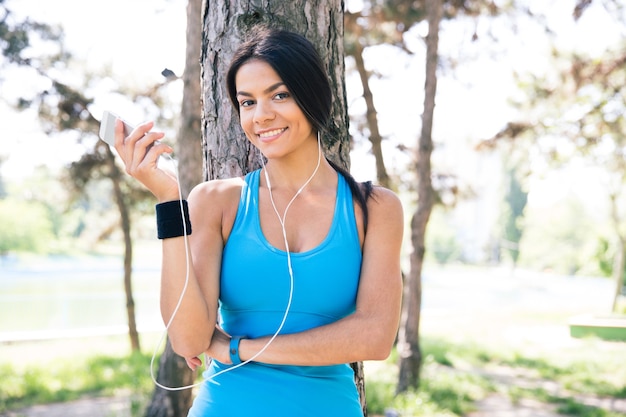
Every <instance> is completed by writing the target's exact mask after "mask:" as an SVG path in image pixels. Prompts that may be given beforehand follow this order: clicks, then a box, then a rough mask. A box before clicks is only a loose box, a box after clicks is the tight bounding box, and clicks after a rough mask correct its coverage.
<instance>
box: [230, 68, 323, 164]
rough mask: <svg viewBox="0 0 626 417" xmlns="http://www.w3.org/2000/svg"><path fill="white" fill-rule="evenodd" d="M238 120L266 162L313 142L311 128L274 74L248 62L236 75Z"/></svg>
mask: <svg viewBox="0 0 626 417" xmlns="http://www.w3.org/2000/svg"><path fill="white" fill-rule="evenodd" d="M235 86H236V88H237V102H238V103H239V118H240V122H241V127H242V128H243V130H244V132H245V134H246V136H247V137H248V139H249V140H250V141H251V142H252V143H253V144H254V145H255V146H256V147H258V148H259V150H260V151H261V152H262V153H263V154H264V155H265V156H266V157H267V158H269V159H272V158H279V157H281V156H285V155H288V154H289V153H291V152H294V151H295V150H297V149H298V148H300V145H301V144H303V143H305V142H306V140H307V139H313V140H315V139H316V135H315V131H314V129H313V126H312V125H311V123H310V122H309V120H308V119H307V118H306V116H305V114H304V113H303V112H302V109H300V106H298V104H297V103H296V101H295V99H294V98H293V96H292V95H291V92H290V91H289V90H288V89H287V86H286V85H285V84H284V83H283V81H282V79H281V78H280V77H279V76H278V74H277V73H276V71H274V69H273V68H272V67H271V66H270V65H269V64H267V63H266V62H264V61H260V60H251V61H248V62H247V63H245V64H244V65H242V66H241V68H239V70H238V71H237V74H236V76H235Z"/></svg>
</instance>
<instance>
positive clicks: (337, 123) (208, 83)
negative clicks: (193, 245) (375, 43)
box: [201, 0, 366, 413]
mask: <svg viewBox="0 0 626 417" xmlns="http://www.w3.org/2000/svg"><path fill="white" fill-rule="evenodd" d="M203 21H204V25H203V33H202V55H201V68H202V76H201V79H202V98H203V103H202V110H203V111H202V139H203V145H204V169H205V179H207V180H210V179H217V178H231V177H234V176H240V175H244V174H246V173H248V172H250V171H252V170H254V169H257V168H258V167H260V155H259V152H258V151H257V150H256V149H254V148H253V147H252V145H251V144H250V143H249V141H248V140H247V139H246V137H245V136H244V134H243V132H242V130H241V127H240V125H239V120H238V118H237V113H236V112H235V110H234V109H233V108H232V106H231V104H230V99H229V98H228V93H227V91H226V83H225V77H226V72H227V70H228V66H229V64H230V60H231V58H232V55H233V53H234V51H235V50H236V49H237V47H238V46H239V44H240V43H241V40H242V39H243V38H244V35H245V33H246V32H248V31H249V30H250V29H251V28H252V27H254V26H255V25H258V24H265V25H269V26H272V27H280V28H283V29H288V30H292V31H294V32H298V33H301V34H303V35H305V36H306V37H307V38H308V39H309V40H310V41H311V42H312V43H313V44H314V45H316V47H317V48H318V51H319V53H320V55H321V57H322V59H323V61H324V63H325V65H326V69H327V71H328V74H329V77H330V82H331V86H332V88H333V89H334V91H336V92H337V94H335V95H334V98H333V110H332V112H333V113H332V116H331V126H330V130H329V133H328V134H327V135H325V136H324V137H323V143H324V148H325V153H326V155H327V156H328V158H329V159H332V160H333V162H335V163H337V164H339V165H342V166H344V167H346V168H348V167H349V162H350V161H349V158H350V154H349V152H350V143H349V135H348V112H347V99H346V90H345V81H344V73H345V67H344V50H343V3H342V2H341V0H294V1H290V2H285V1H279V0H268V1H266V2H257V3H252V2H249V1H244V0H232V1H229V2H225V1H221V2H211V1H208V2H205V10H204V11H203ZM353 369H355V370H356V371H355V380H356V382H357V386H358V388H359V393H360V396H361V404H362V407H363V412H364V413H366V409H365V406H366V403H365V387H364V384H363V380H364V379H363V378H364V377H363V367H362V364H353Z"/></svg>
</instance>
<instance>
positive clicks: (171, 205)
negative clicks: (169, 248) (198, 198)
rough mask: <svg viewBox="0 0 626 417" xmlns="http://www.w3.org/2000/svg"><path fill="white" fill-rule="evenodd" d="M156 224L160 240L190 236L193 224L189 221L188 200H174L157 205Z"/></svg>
mask: <svg viewBox="0 0 626 417" xmlns="http://www.w3.org/2000/svg"><path fill="white" fill-rule="evenodd" d="M181 205H182V210H181ZM156 222H157V237H158V238H159V239H167V238H170V237H179V236H185V235H190V234H191V222H190V221H189V207H188V205H187V200H182V201H181V200H174V201H167V202H165V203H159V204H157V205H156Z"/></svg>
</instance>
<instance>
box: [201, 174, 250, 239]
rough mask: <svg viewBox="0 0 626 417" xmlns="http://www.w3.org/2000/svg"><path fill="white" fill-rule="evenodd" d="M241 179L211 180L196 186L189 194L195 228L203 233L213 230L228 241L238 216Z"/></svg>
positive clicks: (242, 183)
mask: <svg viewBox="0 0 626 417" xmlns="http://www.w3.org/2000/svg"><path fill="white" fill-rule="evenodd" d="M244 184H245V181H244V179H243V178H241V177H237V178H228V179H221V180H211V181H207V182H203V183H201V184H198V185H197V186H195V187H194V188H193V189H192V190H191V192H190V193H189V215H190V218H191V222H192V224H193V225H194V228H195V229H196V230H198V231H199V233H202V231H204V230H213V231H215V232H217V233H219V234H221V236H222V239H223V240H224V241H226V238H227V237H228V235H229V233H230V229H231V227H232V224H233V222H234V219H235V217H236V215H237V207H238V206H239V199H240V196H241V189H242V187H243V186H244Z"/></svg>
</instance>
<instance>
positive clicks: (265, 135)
mask: <svg viewBox="0 0 626 417" xmlns="http://www.w3.org/2000/svg"><path fill="white" fill-rule="evenodd" d="M283 130H285V129H276V130H270V131H269V132H263V133H260V134H259V137H261V138H268V137H270V136H275V135H278V134H279V133H281V132H282V131H283Z"/></svg>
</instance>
